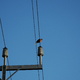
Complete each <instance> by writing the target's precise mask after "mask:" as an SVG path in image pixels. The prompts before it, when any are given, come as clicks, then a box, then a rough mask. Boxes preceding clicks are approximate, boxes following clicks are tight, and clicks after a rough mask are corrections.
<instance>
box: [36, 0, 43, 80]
mask: <svg viewBox="0 0 80 80" xmlns="http://www.w3.org/2000/svg"><path fill="white" fill-rule="evenodd" d="M36 11H37V23H38V35H39V39H40V21H39V9H38V0H36ZM40 46H41V43H40ZM42 80H44V70H43V64H42Z"/></svg>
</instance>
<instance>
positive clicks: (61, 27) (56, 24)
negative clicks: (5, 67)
mask: <svg viewBox="0 0 80 80" xmlns="http://www.w3.org/2000/svg"><path fill="white" fill-rule="evenodd" d="M38 2H39V17H40V30H41V38H43V42H42V47H43V49H44V56H43V67H44V79H45V80H80V0H38ZM34 5H35V0H34ZM34 8H35V6H34ZM35 13H36V11H35ZM0 17H1V19H2V24H3V29H4V34H5V40H6V44H7V48H8V52H9V62H10V65H30V64H36V49H35V40H34V29H33V20H32V9H31V0H0ZM35 17H36V14H35ZM36 30H37V22H36ZM37 39H38V33H37ZM3 47H4V45H3V40H2V35H1V29H0V66H1V65H2V64H3V58H2V49H3ZM1 74H2V72H0V77H1ZM40 75H42V74H41V71H40ZM8 76H9V73H8V72H7V77H8ZM18 79H19V80H38V73H37V71H19V72H17V73H16V74H15V75H14V76H13V77H12V80H18ZM41 80H42V77H41Z"/></svg>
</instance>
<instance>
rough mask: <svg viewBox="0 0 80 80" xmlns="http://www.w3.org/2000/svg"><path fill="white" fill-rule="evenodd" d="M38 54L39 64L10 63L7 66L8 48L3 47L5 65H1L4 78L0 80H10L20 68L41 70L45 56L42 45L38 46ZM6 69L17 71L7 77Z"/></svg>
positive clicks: (0, 69) (0, 68)
mask: <svg viewBox="0 0 80 80" xmlns="http://www.w3.org/2000/svg"><path fill="white" fill-rule="evenodd" d="M38 56H39V64H37V65H10V66H7V65H6V58H7V57H8V49H7V48H6V47H5V48H3V53H2V57H3V58H4V64H3V66H0V71H2V79H0V80H8V79H9V78H11V77H12V76H13V75H14V74H15V73H16V72H17V71H19V70H41V69H42V56H43V50H42V47H41V46H39V47H38ZM15 70H16V71H15ZM6 71H15V72H14V73H12V74H11V75H10V76H9V77H8V78H7V79H6Z"/></svg>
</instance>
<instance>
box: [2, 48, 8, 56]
mask: <svg viewBox="0 0 80 80" xmlns="http://www.w3.org/2000/svg"><path fill="white" fill-rule="evenodd" d="M2 57H8V49H7V48H6V47H4V48H3V53H2Z"/></svg>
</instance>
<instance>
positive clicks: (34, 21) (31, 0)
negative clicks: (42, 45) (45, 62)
mask: <svg viewBox="0 0 80 80" xmlns="http://www.w3.org/2000/svg"><path fill="white" fill-rule="evenodd" d="M31 4H32V16H33V27H34V36H35V42H36V26H35V17H34V5H33V0H31ZM35 48H36V59H37V65H38V56H37V53H38V52H37V44H36V45H35ZM38 80H40V72H39V70H38Z"/></svg>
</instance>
